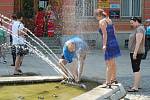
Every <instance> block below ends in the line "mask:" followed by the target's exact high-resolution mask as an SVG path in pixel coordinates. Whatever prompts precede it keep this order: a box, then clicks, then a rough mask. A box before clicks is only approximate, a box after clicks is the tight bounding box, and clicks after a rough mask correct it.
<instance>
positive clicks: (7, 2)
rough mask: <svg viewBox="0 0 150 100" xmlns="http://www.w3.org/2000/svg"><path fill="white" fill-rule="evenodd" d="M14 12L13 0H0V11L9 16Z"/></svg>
mask: <svg viewBox="0 0 150 100" xmlns="http://www.w3.org/2000/svg"><path fill="white" fill-rule="evenodd" d="M13 12H14V0H0V13H2V14H4V15H5V16H8V17H10V16H11V15H12V13H13Z"/></svg>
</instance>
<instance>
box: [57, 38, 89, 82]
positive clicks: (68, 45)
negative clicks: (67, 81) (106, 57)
mask: <svg viewBox="0 0 150 100" xmlns="http://www.w3.org/2000/svg"><path fill="white" fill-rule="evenodd" d="M87 49H88V46H87V44H86V42H84V41H83V40H82V39H80V38H79V37H74V38H71V39H70V40H68V41H66V42H65V44H64V46H63V55H62V57H61V59H60V60H59V63H60V65H61V67H64V66H63V65H66V64H67V63H72V62H75V61H76V60H77V63H75V66H73V68H72V70H71V74H72V75H73V78H74V81H75V82H79V81H80V78H81V74H82V72H83V65H84V60H85V58H86V52H87ZM75 59H76V60H75ZM62 69H65V68H62ZM63 71H64V72H66V71H65V70H63ZM66 74H67V73H66Z"/></svg>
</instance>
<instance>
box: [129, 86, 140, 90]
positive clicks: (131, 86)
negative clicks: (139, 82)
mask: <svg viewBox="0 0 150 100" xmlns="http://www.w3.org/2000/svg"><path fill="white" fill-rule="evenodd" d="M129 88H130V89H132V86H129ZM138 89H142V88H141V87H139V88H138Z"/></svg>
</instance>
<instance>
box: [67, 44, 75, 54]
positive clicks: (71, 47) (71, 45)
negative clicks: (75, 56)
mask: <svg viewBox="0 0 150 100" xmlns="http://www.w3.org/2000/svg"><path fill="white" fill-rule="evenodd" d="M67 48H68V50H69V51H70V52H74V51H75V44H74V43H72V42H71V41H68V42H67Z"/></svg>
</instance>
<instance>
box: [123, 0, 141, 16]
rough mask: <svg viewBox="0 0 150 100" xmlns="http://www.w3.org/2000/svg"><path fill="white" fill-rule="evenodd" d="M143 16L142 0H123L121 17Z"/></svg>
mask: <svg viewBox="0 0 150 100" xmlns="http://www.w3.org/2000/svg"><path fill="white" fill-rule="evenodd" d="M132 16H137V17H140V16H141V0H121V17H132Z"/></svg>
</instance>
